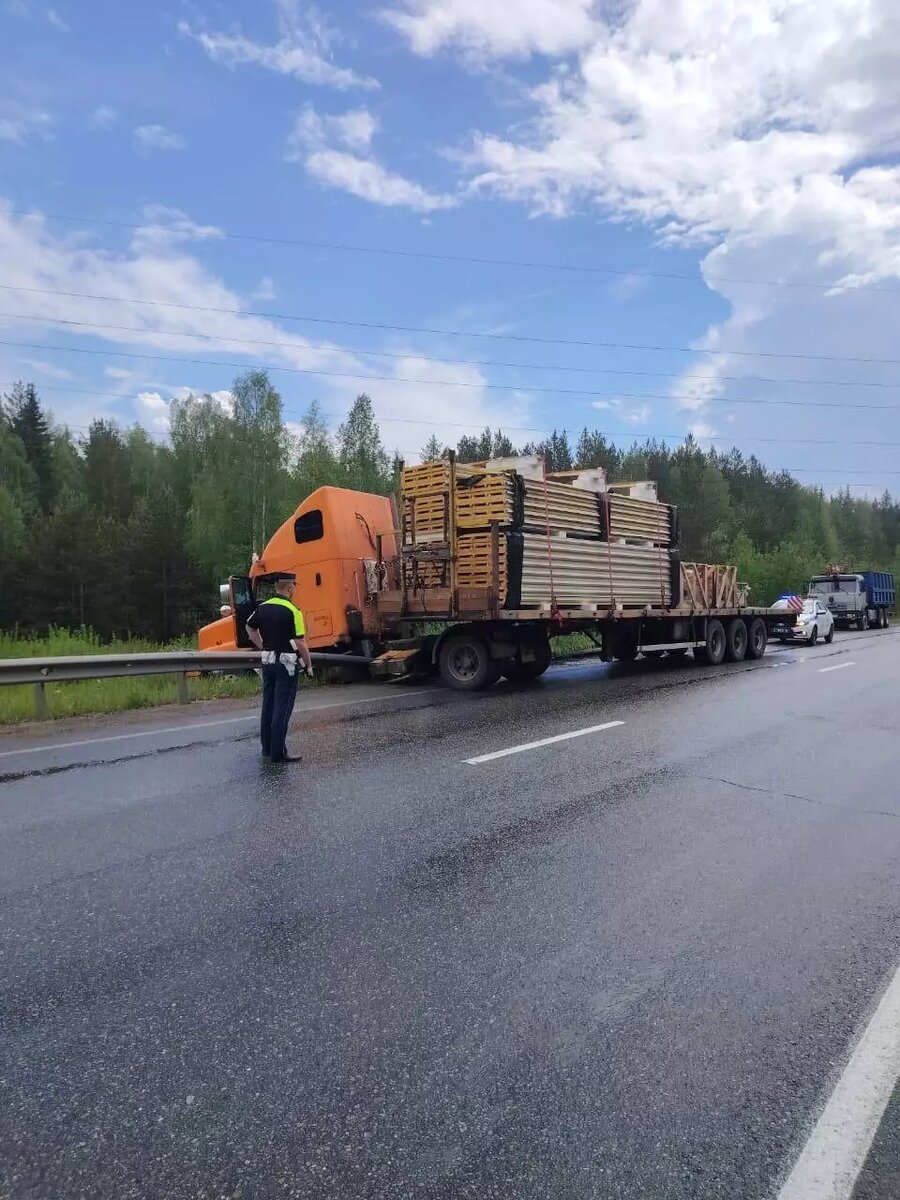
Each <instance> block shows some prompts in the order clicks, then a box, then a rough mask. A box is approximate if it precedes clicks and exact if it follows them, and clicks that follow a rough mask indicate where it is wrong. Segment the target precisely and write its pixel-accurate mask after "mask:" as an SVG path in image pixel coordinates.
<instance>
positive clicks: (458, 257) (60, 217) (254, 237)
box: [6, 208, 900, 295]
mask: <svg viewBox="0 0 900 1200" xmlns="http://www.w3.org/2000/svg"><path fill="white" fill-rule="evenodd" d="M6 211H7V212H8V213H9V215H10V216H14V217H34V216H40V217H42V218H43V219H45V220H50V221H67V222H70V223H73V224H80V225H97V226H100V227H103V228H106V229H130V230H132V231H135V230H145V231H146V230H149V229H162V230H164V231H165V230H166V229H167V227H166V226H165V225H153V224H152V223H151V224H148V223H147V222H143V223H141V222H137V221H111V220H103V219H101V218H99V217H80V216H71V215H68V214H63V213H33V212H26V211H24V210H23V209H15V208H11V209H7V210H6ZM209 227H210V228H215V229H216V236H217V238H218V239H220V240H226V241H233V242H256V243H258V244H261V245H268V246H298V247H303V248H305V249H309V250H339V251H342V252H345V253H349V254H373V255H382V256H386V257H391V258H411V259H423V260H425V261H429V262H456V263H471V264H473V265H474V266H480V267H518V268H523V269H528V270H541V271H565V272H570V273H572V274H579V275H611V276H614V277H619V278H621V277H625V278H629V279H630V278H637V279H668V280H680V281H682V282H687V283H699V284H703V286H704V287H706V286H707V283H708V282H712V283H741V284H750V285H753V286H755V287H772V288H796V289H800V290H805V291H818V292H830V291H833V290H834V289H835V288H836V287H837V286H838V284H839V282H840V281H839V280H838V281H835V282H833V283H812V282H809V281H800V282H795V281H789V280H785V279H747V278H743V277H741V276H735V275H708V276H706V278H703V277H702V276H700V275H699V274H693V273H692V274H688V273H687V272H686V271H639V270H634V269H629V268H626V267H598V266H590V265H588V264H586V263H567V262H547V261H540V260H529V259H515V258H488V257H481V256H478V255H472V254H447V253H438V252H436V251H430V250H408V249H402V248H400V247H393V246H361V245H354V244H352V243H349V242H322V241H313V240H311V239H309V238H284V237H272V236H269V235H264V234H253V233H235V232H233V231H230V230H224V229H219V228H218V227H215V226H212V225H210V226H209ZM172 232H177V230H172ZM854 290H858V291H863V290H864V291H869V292H887V293H888V294H890V295H896V294H898V292H900V289H898V288H886V287H880V286H878V285H877V284H859V285H857V288H856V289H854Z"/></svg>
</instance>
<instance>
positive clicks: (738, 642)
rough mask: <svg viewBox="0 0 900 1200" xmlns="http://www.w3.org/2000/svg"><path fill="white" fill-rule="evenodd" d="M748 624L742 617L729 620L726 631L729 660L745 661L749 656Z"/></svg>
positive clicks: (726, 651)
mask: <svg viewBox="0 0 900 1200" xmlns="http://www.w3.org/2000/svg"><path fill="white" fill-rule="evenodd" d="M747 641H748V637H747V626H746V624H745V622H744V621H742V620H741V618H740V617H735V618H734V620H733V621H729V622H728V629H727V630H726V633H725V657H726V658H727V659H728V661H729V662H734V663H739V662H743V661H744V659H745V658H746V657H747Z"/></svg>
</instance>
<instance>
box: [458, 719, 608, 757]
mask: <svg viewBox="0 0 900 1200" xmlns="http://www.w3.org/2000/svg"><path fill="white" fill-rule="evenodd" d="M624 724H625V722H624V721H606V722H604V724H603V725H589V726H588V727H587V729H573V730H571V731H570V732H569V733H557V734H555V735H554V736H553V737H546V738H540V739H539V740H538V741H536V742H523V743H522V744H521V745H520V746H509V747H507V749H506V750H492V751H491V753H490V754H479V755H476V757H475V758H467V759H465V762H467V763H469V764H470V765H471V766H473V767H474V766H477V765H478V764H479V763H486V762H492V761H493V760H494V759H495V758H506V757H507V755H509V754H522V753H523V751H525V750H537V749H538V747H539V746H552V745H553V743H554V742H567V741H569V740H570V739H571V738H578V737H585V736H586V734H589V733H600V732H601V731H602V730H604V729H615V728H616V726H617V725H624Z"/></svg>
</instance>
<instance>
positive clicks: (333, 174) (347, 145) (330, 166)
mask: <svg viewBox="0 0 900 1200" xmlns="http://www.w3.org/2000/svg"><path fill="white" fill-rule="evenodd" d="M377 128H378V123H377V121H376V119H375V118H374V117H373V116H372V114H371V113H370V112H368V111H367V110H366V109H352V110H351V111H349V112H346V113H341V114H338V115H321V114H320V113H318V112H316V111H315V109H313V108H312V107H311V106H310V105H307V106H306V107H305V108H304V109H303V110H302V111H301V112H300V113H299V114H298V115H297V118H296V120H295V122H294V127H293V129H292V131H291V134H290V136H289V138H288V142H287V146H286V147H285V158H286V159H287V161H288V162H302V163H303V165H304V166H305V168H306V170H307V172H308V173H309V174H310V175H311V176H312V177H313V178H314V179H317V180H318V181H319V182H320V183H323V184H325V185H326V186H328V187H335V188H339V189H340V190H341V191H345V192H349V193H350V194H351V195H352V196H356V197H358V198H359V199H360V200H367V201H369V203H371V204H379V205H382V206H384V207H386V208H409V209H412V210H413V211H414V212H421V213H430V212H436V211H438V210H439V209H443V208H452V207H453V206H454V205H455V204H456V203H457V201H456V198H455V197H453V196H450V195H446V194H442V193H438V192H432V191H429V190H428V189H427V188H425V187H423V186H422V185H421V184H419V183H415V182H413V181H412V180H409V179H406V178H405V176H403V175H400V174H398V173H397V172H396V171H391V170H389V169H388V168H387V167H385V166H383V165H382V164H381V163H380V162H379V161H378V160H377V159H376V158H375V157H374V155H373V154H372V152H371V142H372V138H373V136H374V134H375V132H376V130H377Z"/></svg>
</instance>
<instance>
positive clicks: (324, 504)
mask: <svg viewBox="0 0 900 1200" xmlns="http://www.w3.org/2000/svg"><path fill="white" fill-rule="evenodd" d="M482 466H483V470H482V474H481V475H480V476H479V477H478V478H474V477H472V476H471V475H465V474H463V473H462V472H463V470H465V471H466V472H468V471H469V468H465V469H462V468H459V467H456V466H454V465H453V464H451V465H450V468H449V473H448V471H447V470H446V469H445V467H444V466H443V465H440V464H435V465H433V466H431V467H429V468H428V469H430V470H432V471H433V472H437V471H440V472H442V475H441V478H442V479H443V480H444V483H443V484H442V485H441V486H442V487H443V488H444V491H443V493H437V498H436V496H435V495H434V494H432V493H431V492H429V494H428V496H427V497H426V499H427V504H426V503H425V502H424V501H422V500H421V498H420V500H419V509H418V518H417V511H416V499H415V495H414V490H415V489H414V486H413V485H414V484H415V480H414V479H413V481H412V483H411V484H410V485H409V488H408V490H407V491H406V492H405V493H404V496H403V497H402V499H401V504H402V512H400V513H399V514H398V512H397V510H396V508H395V505H394V503H393V502H392V500H390V499H388V498H386V497H384V496H376V495H371V494H369V493H365V492H355V491H349V490H347V489H345V488H338V487H321V488H318V489H317V490H316V491H315V492H313V493H312V495H310V496H309V497H308V498H307V499H306V500H304V501H303V503H302V504H301V505H300V506H299V508H298V509H297V510H296V512H295V513H294V514H293V515H292V516H291V517H290V518H289V519H288V520H287V521H285V522H284V524H283V525H282V526H281V527H280V528H279V529H278V530H277V532H276V533H275V534H274V535H273V537H272V538H271V540H270V541H269V543H268V545H267V546H266V547H265V550H264V551H263V554H262V556H261V557H260V558H259V559H258V560H256V561H255V562H254V563H253V565H252V566H251V568H250V572H249V574H248V575H247V576H233V577H232V578H230V579H229V580H228V583H227V584H223V585H222V601H223V605H222V608H221V609H220V612H221V614H222V615H221V617H220V619H219V620H217V621H214V622H212V623H211V624H209V625H206V626H204V627H203V628H202V629H201V630H200V634H199V645H200V649H201V650H215V651H220V652H221V651H222V650H227V649H238V648H248V647H249V641H248V639H247V636H246V631H245V629H244V625H245V622H246V620H247V617H248V616H249V614H250V613H251V612H252V611H253V608H254V607H255V605H256V604H258V603H259V602H260V601H261V600H262V599H264V598H265V597H266V595H268V594H269V593H270V590H271V576H272V575H273V573H275V572H279V571H285V570H290V571H293V572H295V573H296V576H297V593H296V598H297V602H298V603H299V605H300V607H301V608H302V609H303V611H304V613H305V615H306V623H307V632H308V641H309V645H310V648H311V650H313V651H314V652H319V653H320V654H322V655H323V657H324V655H325V654H327V655H328V657H329V660H331V656H332V655H340V656H346V657H347V661H348V668H350V670H351V673H356V672H359V671H360V669H361V668H362V670H364V671H366V672H367V673H368V674H371V676H373V677H375V678H385V677H393V678H397V677H402V676H409V675H412V674H419V673H430V674H433V673H436V674H439V675H440V676H441V677H442V679H443V680H444V681H445V682H446V683H447V684H448V685H450V686H451V687H454V688H457V689H460V690H468V691H476V690H480V689H483V688H486V687H489V686H491V685H492V684H493V683H495V682H496V681H497V680H498V679H499V678H500V677H501V676H503V677H504V678H507V679H512V680H530V679H535V678H537V677H538V676H539V675H541V674H543V672H544V671H545V670H546V669H547V667H548V666H549V664H550V659H551V650H550V638H551V636H553V635H555V634H562V633H571V632H579V631H580V632H584V633H586V634H587V635H588V636H589V637H590V638H591V639H592V640H593V641H594V642H595V643H596V644H597V646H598V648H599V649H600V651H601V656H602V658H603V659H604V660H606V661H610V660H612V659H619V660H624V661H632V660H634V659H635V658H636V657H637V656H638V655H644V656H645V657H648V658H653V657H659V656H661V655H663V654H666V655H669V656H682V655H685V654H686V653H687V652H688V651H689V650H690V651H692V653H693V657H694V658H695V660H697V661H698V662H703V663H708V664H712V665H717V664H719V663H721V662H723V661H732V662H736V661H740V660H741V659H743V658H745V657H746V658H760V657H761V656H762V655H763V654H764V653H765V649H766V644H767V641H768V635H769V632H770V630H771V629H772V627H773V626H774V624H775V623H777V622H778V621H781V622H783V621H784V619H785V617H784V612H783V611H780V610H779V611H775V610H772V609H770V608H756V607H750V606H748V604H747V602H746V601H747V596H746V589H745V588H742V587H741V585H740V584H738V582H737V579H736V572H735V569H734V568H733V567H726V566H709V565H705V564H696V563H682V562H681V561H680V556H679V554H678V550H677V514H676V513H675V510H674V509H671V508H670V506H665V505H660V504H656V508H655V509H654V510H653V511H654V512H657V511H664V510H668V512H667V513H666V514H665V519H666V529H667V530H668V531H669V534H668V540H664V539H662V538H660V537H658V536H657V537H656V540H655V541H654V540H653V531H652V529H651V530H649V531H648V529H646V528H641V527H640V525H639V524H638V525H634V524H633V522H634V521H635V520H643V519H644V518H643V516H641V514H642V513H643V512H644V510H643V509H641V510H640V513H639V514H638V517H636V516H635V513H636V512H637V509H636V508H635V501H633V500H632V499H630V498H629V496H628V493H627V492H623V491H619V492H618V493H614V492H613V488H616V487H619V488H627V487H628V486H629V485H610V488H609V490H608V491H607V492H605V494H597V495H596V496H594V498H593V499H591V500H590V501H589V502H588V503H589V505H593V504H595V503H596V505H597V509H598V513H599V514H600V515H599V530H600V531H599V533H597V534H596V536H591V537H589V538H586V535H585V533H584V532H583V531H582V532H580V533H579V532H578V531H575V532H569V533H565V532H563V533H558V532H557V533H554V532H553V531H552V530H551V527H550V526H551V523H552V520H553V518H552V517H551V516H548V517H547V527H546V529H545V530H543V531H542V532H541V533H540V535H539V536H538V535H536V533H535V532H534V531H535V528H536V526H534V525H533V524H532V525H531V526H530V527H529V525H528V524H527V520H528V519H529V514H531V519H532V520H534V519H535V518H534V515H533V514H534V512H537V513H538V516H539V518H540V520H543V519H544V518H543V516H542V515H541V513H542V512H543V507H539V508H538V509H529V508H528V505H529V504H533V500H529V496H533V495H536V496H537V497H538V499H539V498H540V488H541V484H540V481H538V482H537V483H534V482H527V487H526V489H525V500H524V502H523V503H524V508H523V511H524V515H525V523H524V524H523V523H522V522H520V524H519V528H522V529H524V530H525V532H524V533H515V532H509V530H511V529H512V528H513V525H510V524H507V525H506V526H502V525H501V523H500V522H499V521H497V520H493V519H492V520H490V521H489V522H488V526H487V528H486V531H483V532H479V533H477V534H469V533H468V532H467V531H466V530H465V529H463V530H461V531H460V530H458V529H457V522H456V519H454V518H453V517H451V516H450V514H451V513H457V512H468V511H475V510H477V511H481V510H480V509H479V508H478V506H479V505H480V504H481V503H482V500H483V497H482V499H479V497H480V496H481V493H480V492H479V491H478V490H472V486H473V485H475V486H476V489H477V488H478V487H482V486H483V487H485V488H487V487H490V488H492V489H493V491H492V492H490V493H488V492H484V496H488V497H489V496H490V495H494V496H496V495H498V494H499V493H498V492H497V487H498V486H502V487H505V486H507V484H508V487H509V496H510V497H512V499H510V501H509V502H510V503H515V502H516V501H515V497H514V496H513V492H514V491H515V486H517V485H521V480H520V479H519V477H518V476H517V475H516V474H515V472H514V471H510V470H507V469H506V468H505V467H504V464H503V463H501V464H499V466H496V467H494V466H493V465H492V464H488V465H487V467H484V465H482ZM541 467H542V465H541ZM409 470H410V472H415V471H420V472H421V471H422V470H423V468H410V469H409ZM492 470H493V471H494V472H495V475H496V474H497V473H504V479H505V482H504V481H501V484H500V485H498V483H497V480H496V478H494V479H490V478H488V474H489V472H490V471H492ZM457 473H459V477H458V478H457ZM572 474H573V476H574V473H572ZM560 478H561V477H560ZM448 480H449V482H447V481H448ZM544 480H545V484H546V488H547V489H553V488H555V489H556V491H555V492H553V493H552V495H553V498H554V503H555V504H557V508H558V510H559V511H563V512H565V511H568V510H567V507H566V504H567V502H566V496H567V495H571V496H572V498H573V503H574V502H576V501H577V506H580V507H578V510H577V512H578V515H577V518H572V517H569V518H568V520H569V522H570V523H572V524H575V523H577V520H580V519H581V514H582V513H583V512H584V511H585V509H584V505H585V499H586V498H585V496H584V494H583V493H581V494H579V495H578V496H577V497H576V496H575V493H574V491H573V492H571V493H570V492H569V491H568V489H567V488H564V489H563V491H562V492H560V491H559V489H560V486H561V484H560V482H559V479H557V480H550V479H549V477H547V476H546V475H545V476H544ZM548 480H549V481H548ZM564 482H565V483H566V484H575V485H576V486H577V485H579V483H580V484H581V486H584V487H590V486H591V483H590V481H588V482H584V481H579V480H578V479H575V478H574V477H567V478H566V479H565V481H564ZM600 486H601V487H604V488H605V484H603V485H600ZM633 486H635V487H637V485H633ZM640 486H643V487H646V486H648V485H640ZM650 486H652V485H650ZM463 488H469V489H470V490H469V491H468V492H466V494H465V495H464V496H463V495H462V492H461V491H459V489H463ZM528 488H530V489H532V491H531V492H528ZM535 488H536V489H537V491H534V489H535ZM636 494H637V492H633V493H632V495H636ZM654 494H655V489H654ZM560 495H561V496H562V502H561V503H562V505H563V507H562V508H561V509H559V504H560V500H559V497H560ZM441 496H442V497H443V499H442V500H441ZM504 503H506V501H505V500H504ZM545 503H546V497H545ZM641 503H643V501H641ZM629 505H630V508H629V507H628V506H629ZM429 506H430V507H429ZM466 506H468V508H467V507H466ZM617 506H618V507H617ZM484 511H485V512H486V513H487V515H488V516H490V515H491V514H490V512H488V510H487V509H485V510H484ZM546 511H547V512H548V514H549V513H550V508H549V505H548V506H547V510H546ZM590 511H592V509H591V510H590ZM647 511H650V510H647ZM441 512H443V525H441ZM620 512H621V514H622V515H621V517H620V516H619V515H618V514H619V513H620ZM428 513H430V514H431V516H430V517H429V518H428V519H429V520H430V521H431V525H430V526H428V527H427V529H426V516H427V514H428ZM417 519H418V533H417ZM478 519H480V518H478ZM591 519H593V518H591ZM656 519H658V517H657V518H656ZM620 520H621V521H622V522H626V521H627V522H631V523H632V525H630V526H629V525H625V524H623V525H622V526H621V528H622V529H623V530H625V531H626V532H629V533H634V534H637V535H640V537H641V538H642V539H644V540H642V541H638V540H637V539H636V538H634V537H627V536H626V537H616V536H615V535H616V533H617V527H616V522H617V521H620ZM529 530H530V531H529ZM423 531H424V532H423ZM648 534H649V538H648ZM579 539H580V542H579ZM587 543H589V544H587ZM523 544H524V550H523V549H522V545H523ZM663 546H664V547H665V548H663ZM517 547H518V549H517ZM600 554H605V557H604V558H603V559H602V562H603V563H604V564H605V565H604V566H603V567H602V577H601V576H600V575H598V574H597V571H599V570H600V568H597V567H595V566H593V565H590V564H593V563H594V557H592V556H597V555H600ZM529 555H531V556H532V559H531V561H533V562H536V563H537V564H538V566H537V567H535V568H532V569H533V570H534V571H535V572H536V574H535V576H534V577H535V578H536V579H538V580H541V579H543V578H544V575H543V574H541V572H542V571H543V570H544V567H543V566H541V564H542V563H543V564H545V565H547V564H546V562H545V560H547V559H549V582H548V583H547V585H546V588H547V590H548V591H549V595H548V596H547V597H546V598H545V599H544V600H542V601H539V602H536V601H535V600H534V598H533V597H532V595H531V593H530V592H529V590H528V587H523V583H522V581H523V579H525V574H523V567H522V560H523V559H524V562H525V564H526V567H525V568H524V570H525V573H526V574H527V571H528V569H529V568H528V567H527V563H528V562H529ZM517 556H518V559H519V566H518V568H516V561H517ZM535 556H537V557H535ZM575 559H577V561H578V563H588V564H589V566H590V571H592V572H594V573H593V574H589V575H587V576H585V575H584V573H583V572H584V570H585V569H586V568H585V567H584V566H580V567H578V570H577V571H576V573H575V574H574V575H573V574H572V568H571V566H570V563H571V562H572V561H574V560H575ZM636 562H639V569H638V567H635V566H633V565H632V564H633V563H636ZM467 564H468V565H467ZM647 564H649V567H648V565H647ZM517 569H518V572H519V574H518V576H517V578H518V583H516V582H515V578H514V577H515V573H516V570H517ZM648 569H649V570H650V571H651V575H650V577H649V583H648V577H647V571H648ZM465 570H468V571H469V572H470V574H469V575H468V576H465V575H464V571H465ZM472 571H474V572H475V575H472V574H471V572H472ZM579 572H580V573H579ZM607 574H608V579H607ZM571 579H574V580H576V584H573V585H572V586H577V587H579V588H580V589H581V591H580V592H578V593H577V595H578V596H579V597H583V596H584V595H587V597H588V598H587V600H586V601H585V600H584V599H583V598H581V599H578V600H577V601H576V600H573V599H572V598H571V597H572V595H574V594H575V593H573V592H572V591H571V589H570V590H569V593H568V595H569V598H568V599H567V598H566V589H567V587H569V584H568V582H567V581H568V580H571ZM578 581H580V582H578ZM526 582H527V580H526ZM538 586H539V587H540V586H543V585H541V584H540V583H539V585H538ZM638 586H639V587H640V588H642V589H643V590H642V591H636V590H635V588H637V587H638ZM648 587H649V594H648V590H647V589H648ZM558 597H562V599H559V598H558ZM336 661H340V658H338V659H337V660H336Z"/></svg>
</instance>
